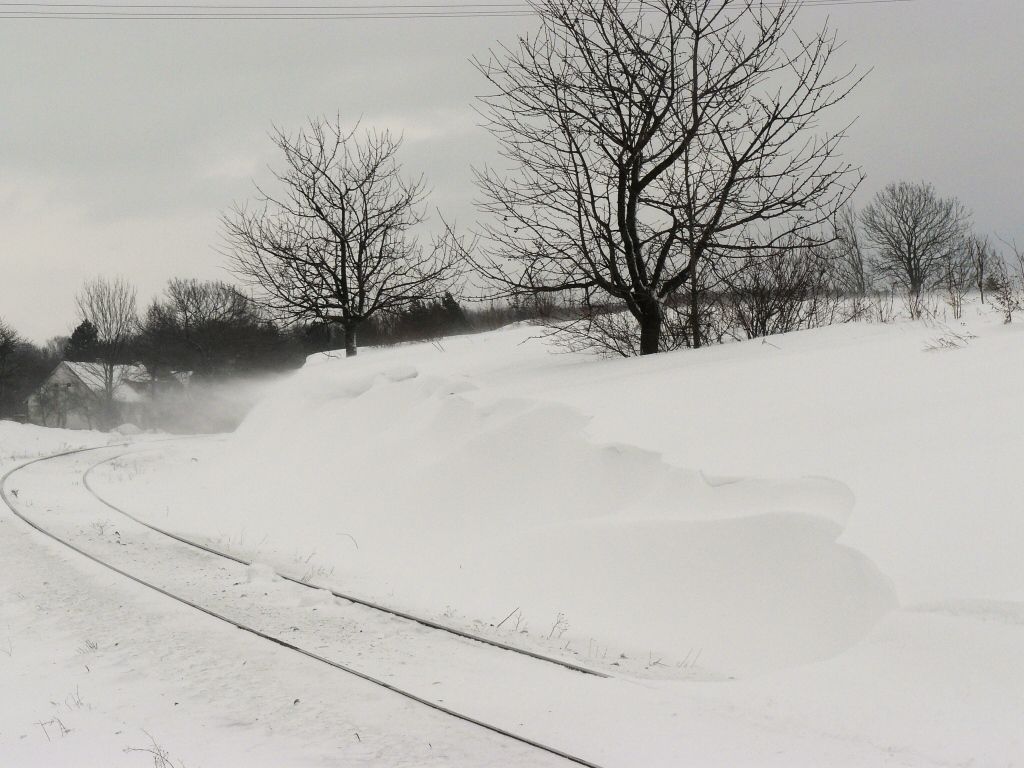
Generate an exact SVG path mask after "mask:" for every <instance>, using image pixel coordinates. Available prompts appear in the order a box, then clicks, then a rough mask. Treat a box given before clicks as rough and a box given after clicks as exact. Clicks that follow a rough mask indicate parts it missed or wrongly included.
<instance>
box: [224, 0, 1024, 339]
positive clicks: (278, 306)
mask: <svg viewBox="0 0 1024 768" xmlns="http://www.w3.org/2000/svg"><path fill="white" fill-rule="evenodd" d="M535 10H536V12H537V15H538V18H539V25H538V28H537V29H536V30H535V31H534V32H533V33H530V34H526V35H522V36H520V37H519V38H518V40H517V41H516V42H515V43H514V44H511V45H508V46H503V47H500V48H498V49H496V50H492V51H491V52H490V53H489V55H487V56H486V57H482V58H478V59H476V60H475V61H474V64H475V66H476V69H477V70H478V72H479V73H480V75H481V77H482V79H483V81H484V82H485V83H486V85H487V91H486V93H485V95H484V96H482V97H481V98H480V99H479V102H478V105H477V106H478V111H479V112H480V114H481V115H482V116H483V117H484V119H485V126H486V128H487V129H488V130H489V131H490V133H491V134H492V136H493V137H494V138H495V139H496V141H497V144H498V147H499V151H500V163H499V164H498V165H496V166H494V167H485V168H482V169H476V171H475V175H476V184H477V189H478V191H479V193H480V195H479V208H480V211H481V213H482V214H483V216H482V218H481V221H480V222H479V223H478V224H477V225H475V226H473V227H471V228H469V229H468V230H466V231H464V232H459V231H457V229H456V227H455V226H454V225H453V224H451V223H449V222H448V221H446V220H445V219H444V217H443V216H440V225H439V226H437V227H435V230H436V231H439V232H440V234H439V235H436V236H435V237H433V238H432V239H431V240H430V241H429V242H427V241H426V240H425V239H424V238H423V237H422V236H421V233H422V231H423V224H424V222H425V221H426V218H427V217H426V210H425V203H426V200H427V188H426V185H425V182H424V180H423V178H422V177H416V176H409V175H407V174H405V173H404V172H403V170H402V167H401V164H400V162H399V153H400V149H401V139H400V138H396V137H395V136H393V135H392V134H390V133H389V132H387V131H377V130H374V129H372V128H363V127H361V126H359V125H356V126H354V127H353V126H348V127H346V125H345V124H344V121H343V120H342V119H341V118H340V117H335V118H324V117H316V118H312V119H310V120H309V121H308V124H307V125H306V126H305V127H303V128H301V129H299V130H297V131H295V132H290V133H289V132H287V131H284V130H281V129H275V130H274V132H273V134H272V138H273V142H274V144H275V145H276V147H277V150H278V152H279V157H280V165H279V166H278V168H277V171H276V172H275V174H274V182H273V185H272V186H271V187H268V188H262V187H258V188H257V190H256V196H255V197H254V198H253V199H251V200H249V201H247V202H243V203H239V204H237V205H236V206H235V207H234V208H233V209H231V210H230V211H229V212H228V213H227V214H225V215H224V216H223V221H222V223H223V232H224V253H225V254H226V256H227V257H228V259H229V260H230V263H231V265H232V268H233V269H234V272H235V274H236V275H237V276H238V277H239V278H240V279H241V280H242V281H243V282H245V283H246V284H247V285H248V286H249V287H251V289H252V290H253V291H254V295H255V296H257V297H258V298H259V300H260V301H261V302H262V304H263V305H264V306H266V307H268V308H270V309H272V310H273V311H274V312H277V313H279V314H281V315H282V316H287V317H289V318H291V319H292V320H293V321H305V322H315V323H320V324H324V325H329V326H334V327H336V328H337V329H339V333H340V334H342V335H343V336H344V339H345V348H346V352H347V354H349V355H354V354H356V352H357V349H358V345H359V341H360V339H361V338H362V339H363V340H364V341H365V340H366V339H367V338H372V336H373V332H372V330H371V329H372V328H373V322H374V321H376V320H379V319H380V318H386V317H388V316H393V315H394V314H395V313H397V312H400V311H403V310H405V309H408V308H410V307H412V306H414V305H415V304H416V303H417V302H423V301H425V300H429V299H431V298H436V297H438V296H440V295H442V294H444V293H449V294H453V295H460V296H462V297H463V298H469V299H475V300H481V301H489V302H495V301H503V302H507V303H510V304H515V305H522V304H532V305H535V306H537V307H539V308H542V309H546V310H548V314H549V315H550V317H552V318H553V319H554V322H552V328H553V330H554V331H555V332H556V334H557V337H559V338H561V339H562V340H563V341H565V343H567V344H569V345H570V346H574V347H579V348H584V347H585V348H598V349H602V350H605V351H611V352H616V353H619V354H623V355H634V354H641V355H642V354H652V353H656V352H661V351H666V350H671V349H676V348H679V347H682V346H692V347H699V346H702V345H704V344H706V343H710V342H714V341H719V340H722V338H723V337H726V336H730V335H735V334H736V333H737V329H738V331H739V332H740V333H745V334H748V335H749V334H755V335H764V334H766V333H770V332H778V331H779V330H785V329H791V328H793V327H800V326H801V325H803V324H807V323H820V322H825V321H828V320H829V319H830V318H831V317H833V316H835V315H836V313H837V312H838V309H837V299H836V297H837V296H839V295H841V294H851V295H854V296H857V297H863V296H865V295H867V294H868V293H871V292H873V291H878V290H881V289H883V288H884V289H885V290H887V291H889V292H891V291H892V290H893V289H894V288H898V289H899V291H900V293H901V301H906V302H907V303H908V305H909V310H910V314H911V315H912V316H914V317H917V316H920V314H921V311H922V297H923V296H925V295H926V294H927V293H928V292H929V291H933V290H934V289H935V288H936V287H938V286H941V287H942V288H943V290H945V291H946V292H947V293H948V294H949V295H950V296H959V297H960V298H959V299H957V300H956V301H954V307H955V312H956V313H957V314H959V311H960V306H961V305H962V296H963V293H962V288H963V286H965V285H967V284H969V283H972V281H975V276H976V275H979V274H982V275H983V276H982V277H981V278H980V279H979V281H978V282H979V286H980V288H981V289H982V290H984V288H985V285H986V280H989V284H990V292H991V290H992V289H994V288H995V286H997V285H1002V286H1004V290H1003V291H1002V295H1003V298H1005V299H1006V301H1009V302H1010V303H1011V304H1012V303H1013V295H1016V294H1015V291H1012V290H1010V289H1009V288H1008V287H1007V286H1010V284H1011V283H1013V277H1012V274H1011V273H1012V272H1013V270H1012V269H1009V268H1008V267H1007V265H1008V264H1009V263H1011V261H1012V260H1010V261H1008V260H1006V259H1003V258H1001V257H999V255H998V254H997V253H996V249H994V248H993V247H992V244H991V243H990V242H989V241H987V240H985V239H981V238H977V237H975V236H973V235H971V233H970V226H969V219H970V217H969V215H968V213H967V211H966V209H965V208H964V206H963V205H962V204H961V203H959V201H956V200H955V199H952V198H943V197H941V196H940V195H939V194H938V193H937V192H936V191H935V190H934V189H933V188H932V187H931V186H930V185H928V184H925V183H918V184H915V183H897V184H892V185H890V186H888V187H886V188H885V189H883V190H882V191H881V192H880V193H879V194H878V195H877V196H876V197H875V199H874V200H873V201H872V202H871V203H870V204H869V205H868V206H867V207H866V208H865V209H864V210H863V211H861V212H859V213H858V212H854V211H853V209H852V208H851V207H850V203H851V200H852V197H853V195H854V193H855V191H856V190H857V189H858V187H859V186H860V184H861V182H862V180H863V173H862V172H861V170H860V169H859V168H858V167H856V166H855V165H853V164H852V163H850V162H848V161H846V160H844V159H843V157H842V154H841V149H842V147H843V144H844V142H845V139H846V135H847V130H846V128H845V127H840V128H838V129H835V128H831V129H830V128H829V127H828V126H829V125H830V124H832V123H834V122H836V117H835V116H834V115H833V113H834V112H835V110H836V107H837V106H838V105H839V104H840V103H841V102H843V101H844V100H845V99H846V98H847V97H848V96H849V94H850V93H851V92H852V91H853V90H854V89H855V88H856V87H857V85H858V84H859V83H860V82H861V79H862V76H861V75H860V74H858V73H857V72H856V71H855V69H849V68H844V66H843V64H842V63H841V62H840V61H839V52H840V49H841V41H840V40H839V38H838V35H837V34H836V32H835V31H834V30H833V29H831V28H830V27H829V26H828V24H827V23H826V24H825V25H824V26H822V27H821V28H819V29H817V30H816V31H812V32H810V33H808V32H807V30H805V29H802V28H801V29H800V30H799V31H798V28H797V19H798V17H799V15H800V10H801V3H800V2H798V0H780V2H777V3H771V4H763V3H758V2H751V1H750V0H635V1H633V0H631V1H630V2H624V1H622V2H620V1H617V0H541V2H538V3H536V4H535ZM979 270H980V271H979ZM986 270H988V271H986ZM995 293H997V294H998V293H999V291H996V292H995ZM1011 314H1012V312H1011Z"/></svg>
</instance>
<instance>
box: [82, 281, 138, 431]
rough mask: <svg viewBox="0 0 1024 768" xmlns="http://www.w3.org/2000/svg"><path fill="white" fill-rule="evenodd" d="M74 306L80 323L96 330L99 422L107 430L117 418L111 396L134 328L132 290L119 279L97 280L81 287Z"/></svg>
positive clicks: (119, 380)
mask: <svg viewBox="0 0 1024 768" xmlns="http://www.w3.org/2000/svg"><path fill="white" fill-rule="evenodd" d="M76 302H77V304H78V312H79V315H80V316H81V319H82V320H88V321H89V322H91V323H92V324H93V326H95V328H96V351H97V354H96V358H97V363H98V365H99V366H100V376H101V378H102V381H101V385H102V392H101V393H100V398H101V403H100V405H101V412H100V422H101V425H102V426H104V427H111V426H114V421H115V420H116V418H117V412H116V405H115V395H116V392H117V388H118V387H119V386H120V385H121V383H122V381H123V378H124V370H125V369H124V364H125V363H127V362H129V360H128V355H129V346H130V343H131V341H132V338H133V337H134V334H135V332H136V330H137V328H138V312H137V310H136V293H135V287H134V286H132V285H131V284H130V283H128V282H127V281H125V280H123V279H121V278H114V279H108V278H103V277H98V278H95V279H93V280H90V281H88V282H87V283H85V285H83V286H82V289H81V290H80V291H79V292H78V296H77V297H76Z"/></svg>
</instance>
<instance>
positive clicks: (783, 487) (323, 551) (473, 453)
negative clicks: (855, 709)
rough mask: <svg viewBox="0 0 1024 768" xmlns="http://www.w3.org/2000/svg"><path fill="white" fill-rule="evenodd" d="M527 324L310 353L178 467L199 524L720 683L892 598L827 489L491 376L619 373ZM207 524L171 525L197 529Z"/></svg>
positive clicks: (669, 401)
mask: <svg viewBox="0 0 1024 768" xmlns="http://www.w3.org/2000/svg"><path fill="white" fill-rule="evenodd" d="M531 333H532V331H530V330H529V329H513V330H509V331H503V332H498V333H494V334H486V335H484V336H480V337H467V338H465V339H459V340H454V341H451V342H447V343H446V346H445V351H444V352H438V351H437V350H436V349H433V348H426V345H421V346H410V347H402V348H399V349H396V350H389V351H372V352H371V353H370V354H365V355H361V356H360V357H357V358H356V359H354V360H346V359H332V360H328V359H323V358H319V359H314V360H313V361H311V364H310V365H308V366H307V367H306V368H305V369H303V370H302V371H300V372H299V373H298V374H297V375H295V376H294V377H292V378H290V379H288V380H287V381H285V382H282V383H281V384H280V385H279V386H278V387H277V388H276V389H275V391H274V392H273V394H271V395H270V396H269V397H268V398H267V399H265V400H264V401H263V402H262V403H261V404H260V405H259V406H257V408H256V409H254V411H253V412H252V413H251V415H250V416H249V418H248V419H247V420H246V421H245V423H244V424H243V425H242V427H240V428H239V430H238V431H237V433H236V434H235V435H234V436H233V438H232V439H231V440H230V441H229V442H228V443H227V444H226V445H225V446H223V447H222V448H220V449H214V452H213V453H212V454H210V455H208V456H206V457H204V459H203V461H201V462H198V463H194V465H195V467H196V471H197V472H199V473H200V474H201V473H202V471H203V467H206V468H207V470H206V471H207V472H208V475H207V477H206V478H205V480H204V481H202V482H200V483H199V487H203V488H218V487H219V488H229V489H231V493H230V494H226V495H223V496H222V497H221V498H218V500H217V509H216V523H215V525H216V530H217V531H224V530H225V529H226V530H228V531H229V532H230V531H234V532H236V533H237V532H238V531H240V530H241V529H244V530H245V532H246V534H245V535H246V537H247V538H248V539H250V540H252V539H253V538H256V539H258V540H263V541H265V542H272V545H271V546H273V547H274V548H275V549H277V550H278V551H279V552H282V551H284V552H288V551H291V552H294V553H295V557H296V559H301V558H302V557H303V553H307V554H308V555H309V556H312V555H313V554H314V553H315V559H316V561H317V562H318V563H322V564H324V566H325V567H326V566H328V565H329V566H330V568H332V569H333V576H332V578H331V580H330V583H332V584H334V585H335V586H338V587H342V588H347V589H351V590H353V591H356V592H359V593H361V594H370V595H372V596H376V597H379V598H381V599H385V600H387V601H389V602H392V603H394V602H399V603H401V604H402V605H403V606H404V607H407V608H411V609H414V610H419V611H423V612H426V613H430V614H433V615H437V614H440V613H441V612H443V611H444V610H446V609H448V610H452V609H453V608H454V610H455V611H457V612H458V613H459V614H461V615H464V616H467V617H472V618H476V619H480V620H482V621H484V622H487V623H492V624H494V623H497V622H499V621H500V620H501V619H502V618H503V617H505V616H507V615H508V614H509V612H511V611H513V610H514V609H517V608H518V609H519V612H518V613H517V618H518V619H519V620H520V625H521V626H522V627H527V628H529V629H530V630H531V631H533V632H535V633H540V634H541V635H547V636H552V635H554V636H557V637H564V639H565V641H566V642H570V643H575V644H576V647H586V648H588V649H590V648H592V647H593V644H594V643H597V644H598V645H599V646H602V647H604V648H608V647H609V646H610V647H611V648H613V649H615V650H616V652H625V653H626V654H627V655H634V654H635V655H643V656H645V657H646V656H653V657H654V658H658V657H661V656H664V657H666V658H669V659H682V658H684V657H686V656H688V655H689V656H691V657H692V656H693V655H694V654H696V653H698V652H699V653H700V654H701V659H702V665H706V666H707V667H708V668H710V669H712V670H714V671H715V672H716V673H722V674H733V673H738V672H744V671H751V670H759V669H765V668H772V667H777V666H782V665H789V664H794V663H800V662H806V661H809V660H813V659H819V658H824V657H827V656H830V655H832V654H834V653H837V652H838V651H840V650H842V649H843V648H846V647H848V646H850V645H851V644H853V643H855V642H857V641H858V640H859V639H860V638H862V637H863V636H864V635H865V634H866V633H867V632H868V631H869V630H870V629H871V627H872V626H874V624H875V623H876V622H877V620H878V619H879V617H880V616H882V615H883V614H884V613H885V612H886V611H887V610H889V608H891V607H892V605H893V604H894V599H893V594H892V590H891V587H890V585H889V582H888V580H887V579H886V578H885V577H884V576H883V575H882V574H880V573H879V572H878V570H877V569H876V568H875V567H874V566H873V564H872V563H871V562H870V560H869V559H868V558H866V557H865V556H863V555H862V554H860V553H858V552H856V551H854V550H851V549H849V548H847V547H845V546H842V545H840V544H838V543H837V542H836V539H837V538H838V537H839V536H840V535H841V534H842V532H843V530H844V528H845V525H846V522H847V520H848V519H849V517H850V515H851V512H852V510H853V509H854V497H853V494H852V493H851V492H850V490H849V489H848V488H847V487H846V486H845V485H843V484H842V483H840V482H838V481H835V480H830V479H826V478H822V477H803V478H800V477H796V478H783V479H764V478H754V477H715V476H706V475H704V474H702V473H701V472H700V471H697V470H694V469H689V468H685V467H681V466H678V465H675V464H672V463H668V462H666V460H665V458H664V457H663V456H662V455H661V454H659V453H657V452H653V451H650V450H647V449H645V448H643V447H642V446H641V445H640V444H638V442H639V441H635V440H634V441H633V442H632V443H630V442H617V443H605V442H602V441H598V440H595V439H594V437H593V436H592V435H591V433H590V427H591V423H592V420H593V419H592V417H591V415H589V414H588V413H587V412H586V411H584V410H582V409H580V408H577V407H573V406H572V405H570V404H569V403H567V402H557V401H552V400H551V399H547V398H545V397H544V396H543V393H539V392H537V391H536V390H534V391H532V392H531V391H530V387H529V386H527V387H522V386H519V387H516V386H512V387H509V384H510V382H514V381H515V379H516V378H517V377H519V376H522V375H523V372H522V371H521V370H520V371H516V370H513V369H510V368H509V365H510V364H514V363H517V362H520V361H521V362H524V363H526V365H525V368H526V369H529V368H531V367H532V368H534V375H533V377H536V376H537V375H538V374H539V375H540V376H541V377H542V378H543V377H551V376H552V374H557V373H558V372H559V370H561V371H562V376H563V377H564V374H565V372H566V371H568V372H569V373H570V374H571V375H578V373H579V370H578V369H579V368H580V366H581V365H582V366H584V367H585V368H587V369H589V370H590V371H591V372H592V373H594V374H601V373H604V372H606V371H607V370H608V369H609V368H618V369H620V370H622V366H621V365H617V364H616V363H615V362H614V361H604V360H596V359H593V358H583V359H581V358H579V357H571V356H560V355H552V354H550V352H549V350H548V349H547V348H546V347H545V346H544V345H543V344H540V343H537V342H532V343H527V344H525V345H524V344H523V342H524V341H526V339H528V337H529V336H530V335H531ZM634 362H636V361H634ZM636 374H637V375H638V376H640V377H641V380H642V378H643V376H644V373H643V369H642V368H640V370H638V371H636ZM533 377H531V378H533ZM530 383H531V384H533V383H535V382H533V381H531V382H530ZM510 389H511V390H512V391H509V390H510ZM516 389H519V390H520V391H519V392H516V391H515V390H516ZM538 395H540V396H538ZM653 405H655V403H653V402H651V403H646V404H644V405H643V406H642V407H641V408H640V409H639V413H637V414H636V415H637V417H638V418H640V419H649V418H652V417H654V416H655V414H656V411H658V410H661V411H662V413H663V414H664V415H665V417H666V418H675V416H674V415H673V413H672V409H673V407H674V405H675V396H674V395H673V393H672V390H671V389H668V390H666V391H665V392H664V393H662V396H661V398H660V404H659V405H658V407H654V408H652V406H653ZM605 407H607V408H611V409H615V410H622V409H624V407H625V399H624V397H623V395H622V394H617V395H616V396H615V397H614V399H609V401H608V402H607V403H606V404H605ZM592 412H593V411H592ZM206 507H207V509H208V508H209V504H207V505H206ZM208 515H209V512H207V513H206V514H203V515H200V514H196V513H194V512H193V513H192V514H191V516H190V515H189V513H187V512H186V513H184V514H183V515H179V514H177V513H176V514H175V517H174V519H175V524H176V525H178V526H179V527H184V528H186V529H189V530H190V531H191V532H193V533H206V534H209V533H210V532H211V521H210V519H209V516H208ZM228 538H230V534H229V535H228ZM555 633H557V634H555Z"/></svg>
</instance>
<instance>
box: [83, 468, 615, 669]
mask: <svg viewBox="0 0 1024 768" xmlns="http://www.w3.org/2000/svg"><path fill="white" fill-rule="evenodd" d="M132 453H135V451H125V452H123V453H119V454H117V455H116V456H110V457H108V458H105V459H103V460H102V461H98V462H96V463H95V464H93V465H92V466H90V467H89V468H88V469H87V470H86V471H85V473H84V474H83V475H82V484H83V485H84V486H85V489H86V490H87V491H88V492H89V493H90V495H92V497H93V498H95V499H96V500H97V501H99V502H100V503H101V504H103V505H104V506H105V507H107V508H108V509H111V510H113V511H114V512H116V513H118V514H119V515H123V516H124V517H127V518H128V519H129V520H131V521H132V522H135V523H138V524H139V525H141V526H142V527H143V528H148V529H149V530H151V531H153V532H154V533H158V534H160V535H161V536H167V537H168V538H171V539H174V540H175V541H178V542H181V543H182V544H185V545H186V546H189V547H192V548H194V549H198V550H200V551H202V552H206V553H208V554H211V555H214V556H216V557H222V558H224V559H225V560H230V561H232V562H235V563H238V564H239V565H244V566H247V567H248V566H251V565H253V561H251V560H246V559H245V558H242V557H238V556H237V555H232V554H231V553H229V552H224V551H222V550H219V549H217V548H215V547H211V546H209V545H207V544H202V543H201V542H198V541H195V540H193V539H189V538H187V537H185V536H180V535H178V534H176V533H173V532H171V531H168V530H166V529H164V528H160V527H158V526H155V525H153V524H152V523H148V522H146V521H145V520H142V519H140V518H139V517H137V516H136V515H133V514H132V513H130V512H128V511H127V510H125V509H122V508H121V507H119V506H117V505H116V504H114V503H112V502H111V501H109V500H107V499H105V498H104V497H103V496H101V495H100V494H99V493H97V491H96V489H95V488H93V487H92V484H91V483H90V482H89V476H90V475H91V474H92V473H93V471H94V470H96V469H98V468H99V467H102V466H103V465H104V464H109V463H111V462H114V461H117V460H118V459H120V458H124V457H125V456H128V455H131V454H132ZM277 575H278V576H280V577H281V578H282V579H284V580H285V581H290V582H291V583H293V584H298V585H299V586H300V587H306V588H308V589H316V590H324V589H325V587H319V586H317V585H315V584H310V583H309V582H307V581H304V580H302V579H300V578H297V577H295V576H289V575H287V574H284V573H278V574H277ZM327 591H328V592H330V593H331V594H332V595H334V596H335V597H337V598H340V599H341V600H345V601H347V602H350V603H355V604H356V605H361V606H364V607H366V608H369V609H371V610H374V611H378V612H380V613H385V614H388V615H389V616H396V617H398V618H400V619H405V620H406V621H411V622H414V623H416V624H419V625H421V626H424V627H429V628H430V629H435V630H438V631H439V632H446V633H448V634H450V635H455V636H456V637H461V638H464V639H466V640H472V641H473V642H476V643H483V644H484V645H490V646H492V647H494V648H500V649H501V650H503V651H509V652H511V653H517V654H519V655H521V656H528V657H530V658H532V659H537V660H538V661H544V662H547V663H548V664H555V665H557V666H560V667H564V668H566V669H570V670H572V671H574V672H579V673H581V674H584V675H593V676H595V677H602V678H609V677H611V675H608V674H605V673H604V672H598V671H597V670H594V669H589V668H587V667H584V666H581V665H579V664H574V663H572V662H571V661H567V660H565V659H558V658H555V657H552V656H546V655H545V654H543V653H537V652H535V651H530V650H527V649H525V648H519V647H517V646H514V645H510V644H508V643H503V642H501V641H500V640H495V639H493V638H489V637H483V636H482V635H476V634H474V633H472V632H466V631H464V630H461V629H457V628H455V627H451V626H448V625H446V624H441V623H440V622H436V621H433V620H431V619H428V618H425V617H423V616H416V615H415V614H412V613H408V612H406V611H401V610H399V609H397V608H392V607H390V606H387V605H382V604H380V603H376V602H373V601H372V600H367V599H365V598H362V597H358V596H356V595H351V594H348V593H346V592H337V591H335V590H333V589H327Z"/></svg>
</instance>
